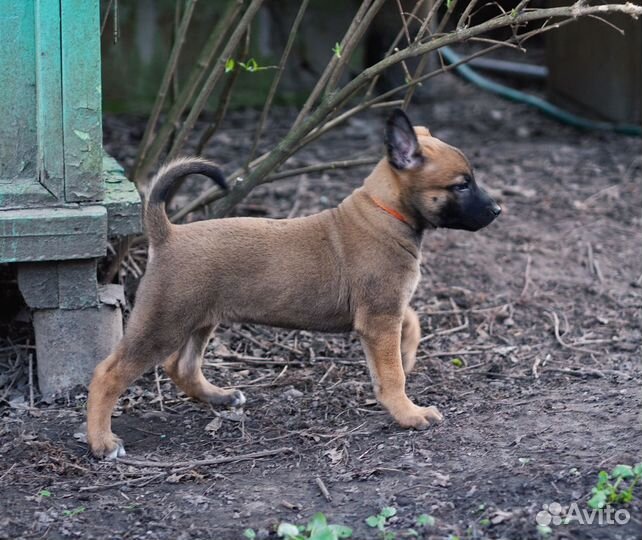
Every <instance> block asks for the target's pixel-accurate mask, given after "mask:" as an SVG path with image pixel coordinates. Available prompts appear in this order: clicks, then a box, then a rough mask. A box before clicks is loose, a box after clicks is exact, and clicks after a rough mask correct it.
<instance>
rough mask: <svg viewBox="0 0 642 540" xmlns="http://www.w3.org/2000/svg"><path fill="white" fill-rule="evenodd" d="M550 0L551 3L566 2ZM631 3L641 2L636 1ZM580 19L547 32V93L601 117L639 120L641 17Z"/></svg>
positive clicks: (641, 115)
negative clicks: (560, 28)
mask: <svg viewBox="0 0 642 540" xmlns="http://www.w3.org/2000/svg"><path fill="white" fill-rule="evenodd" d="M570 3H571V2H570V1H569V0H554V1H553V2H552V4H553V5H556V6H557V5H569V4H570ZM635 3H637V4H640V0H637V1H636V2H635ZM606 19H607V20H608V21H609V22H611V23H612V24H614V25H615V26H617V27H618V28H621V29H622V30H623V31H624V35H621V34H620V33H619V32H617V31H616V30H614V29H613V28H610V27H609V26H608V25H606V24H604V23H603V22H602V21H598V20H595V19H590V18H588V17H587V18H583V19H581V20H579V21H577V22H575V23H573V24H571V25H569V26H566V27H565V28H564V30H563V31H560V32H551V33H550V34H548V35H547V41H546V57H547V64H548V68H549V91H550V94H551V98H552V99H553V100H554V101H557V102H558V103H560V104H561V105H562V106H565V105H570V106H572V107H574V108H576V109H579V110H580V112H583V113H587V114H589V115H591V116H594V117H596V118H598V119H600V120H609V121H612V122H618V123H629V124H638V125H639V124H642V19H638V20H635V19H633V18H632V17H628V16H626V15H619V14H615V15H609V16H608V17H606Z"/></svg>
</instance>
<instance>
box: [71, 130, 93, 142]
mask: <svg viewBox="0 0 642 540" xmlns="http://www.w3.org/2000/svg"><path fill="white" fill-rule="evenodd" d="M74 133H75V134H76V135H77V136H78V138H79V139H82V140H83V141H88V140H89V133H87V132H86V131H80V130H78V129H74Z"/></svg>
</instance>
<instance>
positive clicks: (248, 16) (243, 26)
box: [167, 0, 263, 161]
mask: <svg viewBox="0 0 642 540" xmlns="http://www.w3.org/2000/svg"><path fill="white" fill-rule="evenodd" d="M262 4H263V0H252V1H251V3H250V5H249V6H248V7H247V9H246V10H245V13H243V16H242V17H241V20H240V21H239V22H238V24H237V25H236V27H235V28H234V31H233V32H232V35H231V36H230V37H229V39H228V41H227V44H226V45H225V47H224V49H223V51H222V52H221V55H220V56H219V58H218V60H217V62H216V63H215V64H214V69H213V70H212V72H211V73H210V75H209V77H208V78H207V80H206V81H205V83H204V85H203V88H201V91H200V92H199V94H198V96H197V97H196V100H195V101H194V104H193V105H192V108H191V110H190V112H189V114H188V115H187V118H186V119H185V122H184V123H183V125H182V126H181V128H180V130H179V131H178V133H177V134H176V137H175V138H174V144H172V147H171V149H170V151H169V153H168V156H167V160H168V161H169V160H171V159H173V158H175V157H176V156H177V154H178V152H179V151H180V149H181V148H182V147H183V143H184V142H185V140H186V139H187V135H188V133H190V132H191V130H192V129H193V127H194V124H195V123H196V120H197V119H198V117H199V116H200V115H201V112H202V111H203V109H204V108H205V105H206V104H207V100H208V99H209V97H210V95H211V94H212V92H213V91H214V88H215V87H216V85H217V84H218V81H219V80H220V78H221V77H222V75H223V73H224V72H225V63H226V61H227V60H228V58H230V57H231V56H232V54H233V53H234V51H235V50H236V48H237V47H238V44H239V43H240V41H241V39H243V36H244V35H245V32H246V31H247V29H248V27H249V26H250V24H251V23H252V20H253V19H254V16H255V15H256V12H257V11H258V10H259V8H260V7H261V5H262Z"/></svg>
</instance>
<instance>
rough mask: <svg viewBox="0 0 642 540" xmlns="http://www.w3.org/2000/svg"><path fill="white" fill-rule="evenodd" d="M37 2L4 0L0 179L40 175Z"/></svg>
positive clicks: (0, 3) (0, 5) (0, 1)
mask: <svg viewBox="0 0 642 540" xmlns="http://www.w3.org/2000/svg"><path fill="white" fill-rule="evenodd" d="M35 39H36V38H35V26H34V5H33V2H31V1H18V2H17V1H15V0H0V40H1V42H0V182H2V183H3V184H4V183H8V182H12V183H13V182H21V183H23V184H24V183H27V182H33V179H34V178H35V176H36V68H35V62H36V60H35Z"/></svg>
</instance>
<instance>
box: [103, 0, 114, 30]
mask: <svg viewBox="0 0 642 540" xmlns="http://www.w3.org/2000/svg"><path fill="white" fill-rule="evenodd" d="M113 3H114V0H109V3H108V4H107V9H106V10H105V16H104V17H103V22H102V24H101V25H100V35H101V36H102V35H103V32H104V31H105V26H107V20H108V19H109V12H110V11H111V5H112V4H113Z"/></svg>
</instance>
